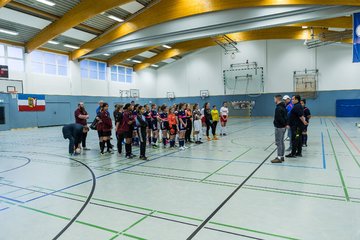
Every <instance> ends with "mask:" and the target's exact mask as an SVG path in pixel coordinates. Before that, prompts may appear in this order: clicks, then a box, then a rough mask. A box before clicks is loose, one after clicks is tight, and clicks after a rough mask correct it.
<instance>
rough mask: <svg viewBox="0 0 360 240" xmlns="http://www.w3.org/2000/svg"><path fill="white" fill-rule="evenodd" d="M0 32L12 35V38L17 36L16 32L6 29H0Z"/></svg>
mask: <svg viewBox="0 0 360 240" xmlns="http://www.w3.org/2000/svg"><path fill="white" fill-rule="evenodd" d="M0 32H1V33H6V34H9V35H14V36H16V35H19V33H18V32H15V31H11V30H7V29H4V28H0Z"/></svg>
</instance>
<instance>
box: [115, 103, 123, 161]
mask: <svg viewBox="0 0 360 240" xmlns="http://www.w3.org/2000/svg"><path fill="white" fill-rule="evenodd" d="M113 115H114V120H115V134H116V139H117V151H118V153H119V154H121V153H122V141H123V140H124V139H122V140H121V141H120V140H119V138H120V137H121V136H120V135H118V134H117V132H118V129H117V128H118V126H119V125H120V126H121V123H122V119H123V105H122V104H116V105H115V110H114V112H113Z"/></svg>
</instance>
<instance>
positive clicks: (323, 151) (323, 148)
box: [320, 118, 326, 169]
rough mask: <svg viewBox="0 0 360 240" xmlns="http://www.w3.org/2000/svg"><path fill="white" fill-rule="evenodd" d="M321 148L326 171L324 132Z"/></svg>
mask: <svg viewBox="0 0 360 240" xmlns="http://www.w3.org/2000/svg"><path fill="white" fill-rule="evenodd" d="M320 119H321V118H320ZM321 146H322V159H323V168H324V169H326V158H325V147H324V134H323V132H321Z"/></svg>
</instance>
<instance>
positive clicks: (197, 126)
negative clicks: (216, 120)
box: [193, 103, 202, 144]
mask: <svg viewBox="0 0 360 240" xmlns="http://www.w3.org/2000/svg"><path fill="white" fill-rule="evenodd" d="M193 116H194V124H193V125H194V139H195V143H196V144H201V143H202V142H201V112H200V110H199V104H197V103H195V104H194V107H193Z"/></svg>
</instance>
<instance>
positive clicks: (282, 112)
mask: <svg viewBox="0 0 360 240" xmlns="http://www.w3.org/2000/svg"><path fill="white" fill-rule="evenodd" d="M281 99H282V97H281V95H276V96H275V97H274V102H275V104H276V108H275V116H274V127H275V144H276V146H277V157H276V158H275V159H274V160H272V161H271V162H272V163H282V162H284V161H285V158H284V155H285V144H284V136H285V132H286V128H287V127H288V117H287V111H286V106H285V103H284V102H283V101H282V100H281Z"/></svg>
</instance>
